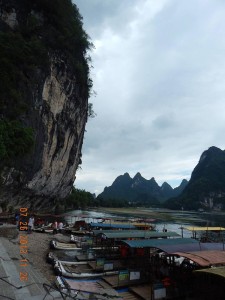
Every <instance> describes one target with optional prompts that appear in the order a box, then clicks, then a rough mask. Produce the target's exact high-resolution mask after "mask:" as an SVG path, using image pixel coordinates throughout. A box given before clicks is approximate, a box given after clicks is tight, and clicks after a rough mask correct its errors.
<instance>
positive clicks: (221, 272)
mask: <svg viewBox="0 0 225 300" xmlns="http://www.w3.org/2000/svg"><path fill="white" fill-rule="evenodd" d="M194 273H200V274H201V273H206V274H211V275H215V276H219V277H222V278H224V279H225V267H217V268H207V269H200V270H195V271H194Z"/></svg>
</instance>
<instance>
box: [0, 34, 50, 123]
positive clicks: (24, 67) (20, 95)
mask: <svg viewBox="0 0 225 300" xmlns="http://www.w3.org/2000/svg"><path fill="white" fill-rule="evenodd" d="M46 57H47V55H46V50H45V48H44V47H43V45H42V42H41V41H39V40H38V39H37V38H36V37H32V38H31V39H30V40H28V41H27V40H26V39H25V38H24V37H23V36H22V35H21V33H20V32H0V65H1V68H0V82H1V85H0V112H1V113H3V114H4V115H7V117H8V118H10V119H16V118H17V117H18V116H19V115H21V114H23V113H25V112H26V111H27V109H28V104H27V103H26V101H25V98H26V95H25V93H26V86H27V83H28V82H29V83H32V81H33V80H34V77H33V76H31V72H32V71H33V70H34V69H35V67H36V66H40V65H43V66H44V65H45V64H46V62H47V59H46Z"/></svg>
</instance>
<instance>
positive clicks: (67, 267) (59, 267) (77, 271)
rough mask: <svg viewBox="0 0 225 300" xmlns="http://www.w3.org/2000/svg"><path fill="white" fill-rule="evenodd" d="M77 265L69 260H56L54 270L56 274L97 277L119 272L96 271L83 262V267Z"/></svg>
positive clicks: (73, 276)
mask: <svg viewBox="0 0 225 300" xmlns="http://www.w3.org/2000/svg"><path fill="white" fill-rule="evenodd" d="M77 266H78V265H75V264H73V263H70V262H67V263H61V262H56V263H55V265H54V271H55V273H56V274H57V275H60V276H64V277H71V278H97V277H102V276H111V275H117V274H119V271H105V272H96V271H93V269H91V268H87V264H83V266H84V268H77ZM85 270H86V271H85ZM81 271H83V272H81Z"/></svg>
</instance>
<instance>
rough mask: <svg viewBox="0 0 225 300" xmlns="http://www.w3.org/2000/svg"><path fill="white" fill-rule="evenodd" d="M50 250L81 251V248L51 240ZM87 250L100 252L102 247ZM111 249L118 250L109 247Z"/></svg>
mask: <svg viewBox="0 0 225 300" xmlns="http://www.w3.org/2000/svg"><path fill="white" fill-rule="evenodd" d="M87 246H88V245H87ZM50 248H51V249H58V250H83V248H81V247H77V245H76V244H72V243H62V242H58V241H56V240H52V241H51V242H50ZM89 248H90V249H93V250H101V249H102V248H103V247H89ZM111 249H114V250H115V249H118V247H111Z"/></svg>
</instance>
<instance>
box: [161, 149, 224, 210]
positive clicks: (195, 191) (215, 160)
mask: <svg viewBox="0 0 225 300" xmlns="http://www.w3.org/2000/svg"><path fill="white" fill-rule="evenodd" d="M165 205H166V207H168V208H173V209H182V208H183V209H204V210H225V151H224V150H221V149H219V148H217V147H210V148H209V149H208V150H206V151H204V152H203V153H202V155H201V157H200V159H199V162H198V164H197V165H196V167H195V168H194V170H193V172H192V175H191V179H190V181H189V183H188V185H187V186H186V187H185V189H184V190H183V192H182V193H181V194H180V195H179V196H178V197H176V198H172V199H170V200H168V201H167V202H166V203H165Z"/></svg>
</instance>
